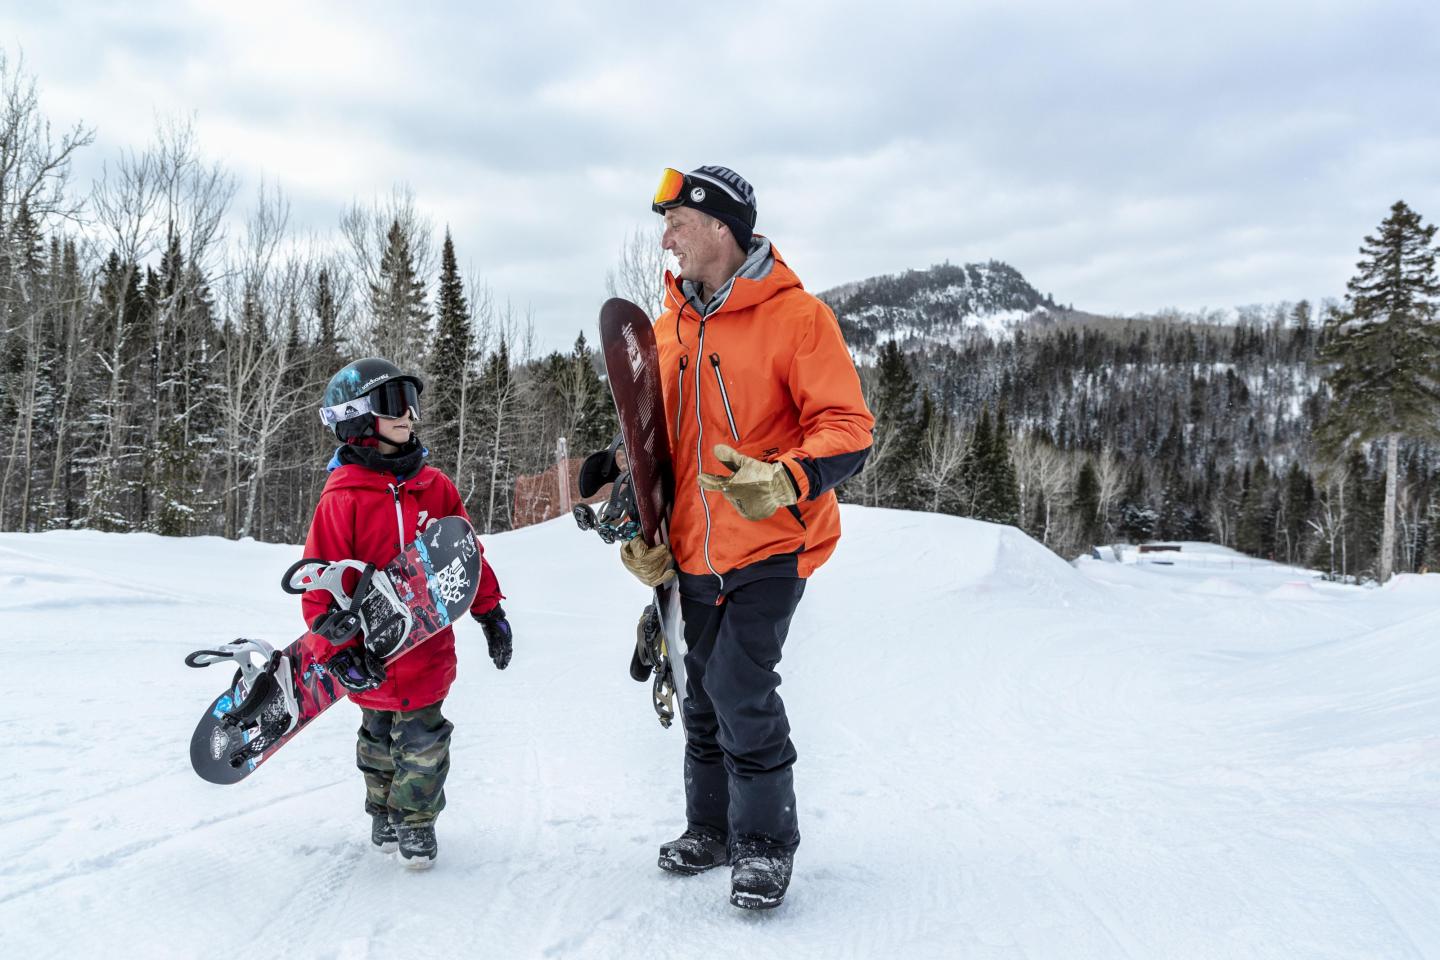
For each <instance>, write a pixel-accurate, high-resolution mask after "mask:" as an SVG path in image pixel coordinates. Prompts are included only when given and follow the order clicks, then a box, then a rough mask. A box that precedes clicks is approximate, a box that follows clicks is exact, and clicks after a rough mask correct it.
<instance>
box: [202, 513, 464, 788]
mask: <svg viewBox="0 0 1440 960" xmlns="http://www.w3.org/2000/svg"><path fill="white" fill-rule="evenodd" d="M367 568H368V569H367ZM352 570H353V571H355V572H356V573H358V574H359V575H360V580H359V584H358V585H357V587H356V589H355V590H354V592H353V594H352V593H351V592H349V591H346V590H345V589H344V587H343V579H342V578H343V575H344V574H345V573H346V572H347V571H352ZM281 586H282V587H283V588H284V589H285V590H286V592H288V593H305V592H308V591H310V590H325V591H326V592H329V593H330V594H331V596H332V598H333V599H334V601H335V603H336V605H337V607H338V610H336V611H335V612H334V613H332V614H329V615H327V616H326V617H325V618H323V619H322V620H320V621H317V622H316V624H315V625H314V626H315V628H316V629H313V630H307V631H306V632H305V633H303V634H301V636H300V637H299V638H297V639H296V640H295V641H294V642H293V643H291V644H290V645H289V646H287V647H284V648H283V649H280V650H276V649H274V648H273V647H271V646H270V645H269V644H268V643H266V642H265V641H263V640H244V639H242V640H235V641H232V642H231V643H228V644H224V645H223V646H221V647H219V648H217V649H213V650H197V651H195V652H194V653H192V654H190V655H189V656H188V657H186V658H185V663H186V665H187V666H191V667H207V666H211V665H213V664H216V663H222V662H227V661H230V662H234V663H235V664H236V667H237V669H236V672H235V676H234V678H233V679H232V680H231V682H230V685H229V686H228V687H227V688H226V689H225V690H224V691H222V692H221V693H220V695H219V696H218V697H216V698H215V700H214V701H213V702H212V703H211V704H210V707H209V709H208V710H207V711H206V712H205V716H204V717H203V718H202V719H201V721H200V723H199V724H198V725H197V726H196V728H195V733H194V734H193V735H192V737H191V738H190V764H191V766H192V767H194V769H195V772H196V773H197V774H199V775H200V777H201V778H202V779H204V780H207V781H209V782H211V783H218V784H229V783H238V782H239V781H241V780H243V779H245V778H246V777H247V776H249V775H250V774H251V773H252V772H254V770H255V768H256V767H258V766H260V764H262V763H264V762H265V761H266V760H268V759H270V757H272V756H274V755H275V752H276V751H277V750H279V749H280V748H281V747H282V746H284V745H285V744H286V743H288V742H289V741H290V740H291V739H292V738H293V737H294V736H295V735H296V734H297V733H299V732H300V731H301V730H302V729H304V728H305V726H306V725H308V724H309V723H310V722H311V721H312V720H314V719H315V718H316V717H317V716H319V715H320V714H321V713H323V712H324V711H325V710H326V709H327V708H329V706H330V705H331V704H333V703H334V702H335V701H337V700H340V699H343V698H344V697H345V696H347V695H348V692H349V691H347V690H346V689H345V688H344V687H343V686H341V685H340V683H339V682H338V681H336V679H335V678H334V677H333V676H331V675H330V672H329V671H328V670H327V669H326V666H325V663H324V662H323V660H321V659H320V658H319V657H317V656H316V654H315V650H320V651H321V653H322V655H323V656H324V657H325V658H327V659H328V657H329V656H331V655H333V653H334V652H337V651H338V648H339V646H341V645H344V644H346V643H348V642H349V641H350V640H351V639H353V638H354V637H355V636H356V635H357V634H361V635H363V640H362V642H363V643H365V644H366V646H367V647H369V648H370V649H371V650H372V652H374V653H376V655H378V656H380V657H382V658H383V659H384V661H385V662H386V663H387V664H389V663H393V662H394V661H395V660H398V659H399V658H400V657H402V656H404V655H405V654H406V653H408V652H409V651H411V650H413V649H415V647H417V646H419V645H420V644H421V643H423V642H424V641H426V640H428V639H429V638H430V637H432V636H434V635H435V634H436V633H438V632H440V631H441V630H443V629H445V628H446V627H447V626H449V625H450V624H451V623H452V622H453V621H454V620H455V619H456V618H457V617H460V616H463V615H464V613H465V611H467V610H468V609H469V607H470V604H471V602H472V601H473V600H474V599H475V593H476V591H477V590H478V589H479V587H480V547H479V544H478V543H476V541H475V531H474V530H472V529H471V527H470V524H469V523H467V522H466V521H465V519H464V518H463V517H444V518H442V519H440V520H436V521H434V522H433V523H431V524H430V525H429V526H428V527H426V528H425V531H424V532H423V533H422V534H421V535H420V536H418V537H416V538H415V540H413V541H411V543H410V544H409V545H408V546H407V547H406V548H405V549H404V550H403V551H401V552H400V554H399V555H398V556H396V557H395V559H394V560H392V561H390V563H388V564H386V566H385V567H384V568H383V569H379V570H377V569H375V568H374V567H373V566H371V565H367V564H362V563H360V562H358V561H354V560H341V561H336V562H333V563H327V562H325V561H320V560H312V559H306V560H301V561H300V562H299V563H296V564H294V565H293V566H292V567H291V568H290V569H289V570H288V571H286V574H285V578H284V580H283V581H282V584H281Z"/></svg>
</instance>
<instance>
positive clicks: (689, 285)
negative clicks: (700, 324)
mask: <svg viewBox="0 0 1440 960" xmlns="http://www.w3.org/2000/svg"><path fill="white" fill-rule="evenodd" d="M792 287H796V288H799V289H802V290H803V289H804V285H803V284H802V283H801V282H800V278H799V277H797V276H795V272H794V271H793V270H791V269H790V267H789V266H788V265H787V264H786V263H785V258H784V257H782V256H781V255H780V251H779V250H776V249H775V245H774V244H772V243H771V242H770V239H769V238H768V237H764V236H760V235H759V234H757V235H756V236H755V238H754V239H753V240H751V241H750V252H749V253H748V254H747V255H746V257H745V262H744V263H742V264H741V265H740V269H739V270H736V271H735V275H734V276H733V277H731V278H730V279H729V280H728V281H726V282H725V284H724V285H723V286H721V287H720V289H718V290H716V291H715V295H714V296H712V297H711V298H710V302H709V303H708V304H706V303H702V302H701V301H700V284H698V283H696V282H694V281H693V280H681V279H680V278H679V277H677V276H675V275H674V274H673V273H671V272H670V271H668V270H667V271H665V305H666V306H667V307H671V308H674V309H677V310H678V309H679V308H680V306H681V305H682V304H685V303H689V304H690V305H691V307H692V308H693V309H694V310H695V311H696V312H697V313H698V314H699V315H700V316H703V317H707V318H708V317H712V316H715V315H716V314H719V313H723V312H725V311H727V310H743V309H745V308H746V307H753V306H755V305H756V304H757V303H764V302H765V301H766V300H769V299H770V298H771V297H774V296H776V295H777V294H779V293H781V292H783V291H785V290H789V289H790V288H792Z"/></svg>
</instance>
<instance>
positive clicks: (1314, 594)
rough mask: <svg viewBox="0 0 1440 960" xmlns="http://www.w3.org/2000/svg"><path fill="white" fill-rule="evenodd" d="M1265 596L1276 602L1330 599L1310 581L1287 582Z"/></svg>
mask: <svg viewBox="0 0 1440 960" xmlns="http://www.w3.org/2000/svg"><path fill="white" fill-rule="evenodd" d="M1265 596H1267V597H1270V598H1271V599H1274V600H1316V599H1328V597H1327V596H1326V595H1325V594H1324V593H1323V592H1321V591H1320V590H1318V589H1316V587H1315V584H1314V583H1312V582H1311V581H1309V580H1287V581H1286V582H1284V583H1282V584H1280V585H1279V586H1278V587H1273V588H1271V589H1270V590H1267V591H1266V592H1265Z"/></svg>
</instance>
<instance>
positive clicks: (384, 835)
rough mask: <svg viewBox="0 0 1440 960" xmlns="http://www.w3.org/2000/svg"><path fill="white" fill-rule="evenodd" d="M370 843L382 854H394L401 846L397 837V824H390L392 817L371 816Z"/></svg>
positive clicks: (374, 814)
mask: <svg viewBox="0 0 1440 960" xmlns="http://www.w3.org/2000/svg"><path fill="white" fill-rule="evenodd" d="M370 816H371V818H372V821H373V822H372V823H371V824H370V842H371V843H373V844H375V849H377V850H379V851H380V852H381V853H394V852H395V848H396V847H397V846H399V845H400V839H399V837H397V836H395V824H393V823H391V822H390V817H389V816H388V815H386V814H383V813H373V814H371V815H370Z"/></svg>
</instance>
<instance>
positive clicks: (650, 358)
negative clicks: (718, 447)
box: [575, 297, 685, 727]
mask: <svg viewBox="0 0 1440 960" xmlns="http://www.w3.org/2000/svg"><path fill="white" fill-rule="evenodd" d="M600 348H601V352H602V354H603V356H604V358H605V373H606V377H607V379H608V380H609V384H610V396H611V399H613V400H614V401H615V412H616V413H617V414H618V416H619V420H620V436H619V437H617V438H616V439H615V442H613V443H611V444H610V446H609V448H608V449H606V450H601V451H597V452H596V453H592V454H591V455H590V456H589V457H587V458H586V459H585V463H584V465H582V467H581V468H580V492H581V494H583V495H584V496H586V497H590V496H593V495H594V494H596V493H599V492H600V491H601V490H602V489H604V487H605V486H606V485H607V484H609V485H610V488H611V492H610V496H609V498H608V499H607V500H606V502H605V503H604V504H602V505H601V507H600V509H599V511H598V512H597V511H596V510H595V509H594V508H593V507H591V506H589V505H587V504H580V505H578V506H577V507H576V508H575V519H576V522H577V523H578V524H579V526H580V528H581V529H583V530H595V531H596V532H598V533H599V534H600V536H601V538H602V539H604V540H605V541H606V542H607V543H613V542H615V541H616V540H629V539H630V538H631V537H635V536H639V537H641V538H643V539H644V541H645V543H647V544H649V545H650V546H654V545H655V544H657V543H666V542H667V535H668V529H669V522H670V506H671V503H672V501H673V498H674V492H675V474H674V469H673V467H672V462H671V457H670V436H669V434H668V433H667V431H666V424H665V401H664V398H663V396H662V394H661V391H660V358H659V354H658V352H657V350H656V347H655V329H654V327H653V325H652V324H651V323H650V318H649V317H648V316H647V315H646V314H645V311H644V310H642V309H641V308H640V307H638V306H636V305H635V304H633V303H631V302H630V301H629V300H623V299H621V298H619V297H614V298H611V299H610V300H606V301H605V303H604V304H603V305H602V306H601V307H600ZM622 449H623V452H624V457H625V463H624V466H623V467H622V466H621V464H620V461H619V454H620V452H621V450H622ZM630 676H631V677H632V678H633V679H635V680H637V681H640V682H644V681H645V680H647V679H649V680H651V681H652V683H651V705H652V706H653V707H654V709H655V713H656V715H657V716H658V717H659V719H660V724H661V726H664V727H669V726H670V724H671V722H672V721H673V720H674V719H675V717H676V716H680V717H681V725H682V726H683V725H684V717H683V714H682V713H681V711H680V710H679V709H678V707H677V704H676V698H677V696H678V697H683V696H684V695H685V638H684V629H683V623H682V621H681V615H680V590H679V586H678V584H677V583H676V582H675V581H674V580H671V581H670V582H668V583H664V584H661V585H660V586H658V587H656V588H655V596H654V600H653V602H652V603H650V604H649V605H648V606H647V607H646V608H645V610H644V612H643V613H642V614H641V617H640V623H639V625H638V627H637V628H636V638H635V649H634V652H633V653H632V655H631V658H630Z"/></svg>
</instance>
